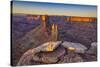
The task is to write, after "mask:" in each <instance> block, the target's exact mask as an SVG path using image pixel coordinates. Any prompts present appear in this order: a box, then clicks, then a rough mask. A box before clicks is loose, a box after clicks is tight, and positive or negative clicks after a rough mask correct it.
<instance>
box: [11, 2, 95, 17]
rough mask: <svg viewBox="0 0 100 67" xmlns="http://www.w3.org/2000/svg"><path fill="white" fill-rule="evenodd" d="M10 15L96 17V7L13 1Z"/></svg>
mask: <svg viewBox="0 0 100 67" xmlns="http://www.w3.org/2000/svg"><path fill="white" fill-rule="evenodd" d="M57 7H58V8H57ZM12 13H13V14H16V13H20V14H21V13H22V14H32V15H59V16H78V17H97V6H93V5H91V6H90V5H75V4H59V3H44V2H27V1H13V3H12Z"/></svg>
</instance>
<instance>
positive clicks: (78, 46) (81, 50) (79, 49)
mask: <svg viewBox="0 0 100 67" xmlns="http://www.w3.org/2000/svg"><path fill="white" fill-rule="evenodd" d="M62 45H63V46H64V47H65V48H67V49H68V48H70V47H72V48H75V52H76V53H85V51H86V49H87V48H86V47H85V46H84V45H82V44H80V43H72V42H67V41H64V42H63V43H62Z"/></svg>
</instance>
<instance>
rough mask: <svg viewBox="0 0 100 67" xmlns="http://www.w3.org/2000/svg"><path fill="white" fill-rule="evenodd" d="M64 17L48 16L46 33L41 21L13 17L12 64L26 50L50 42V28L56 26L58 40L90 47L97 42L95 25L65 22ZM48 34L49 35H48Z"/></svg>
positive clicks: (23, 16)
mask: <svg viewBox="0 0 100 67" xmlns="http://www.w3.org/2000/svg"><path fill="white" fill-rule="evenodd" d="M65 19H66V17H65V16H48V19H47V20H46V22H50V23H49V24H47V27H48V28H47V32H45V30H43V28H42V26H41V22H42V21H41V19H40V18H39V19H37V20H34V19H31V21H30V20H27V16H26V15H22V16H20V15H17V16H13V21H12V64H13V65H16V64H17V63H18V61H19V58H20V57H21V56H22V54H23V53H24V52H26V51H27V50H28V49H31V48H35V47H37V46H39V45H40V44H43V43H45V42H47V41H50V38H51V37H50V34H49V33H50V30H51V28H50V26H51V24H52V23H54V24H57V25H58V40H60V41H69V42H77V43H81V44H83V45H85V46H86V47H87V48H89V47H90V44H91V43H92V42H97V23H96V22H94V23H81V22H75V23H70V22H67V21H65ZM48 34H49V35H48Z"/></svg>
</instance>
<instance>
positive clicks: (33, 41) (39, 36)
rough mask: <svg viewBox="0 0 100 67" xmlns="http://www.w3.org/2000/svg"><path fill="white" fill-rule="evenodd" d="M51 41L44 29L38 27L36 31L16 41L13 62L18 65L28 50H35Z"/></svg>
mask: <svg viewBox="0 0 100 67" xmlns="http://www.w3.org/2000/svg"><path fill="white" fill-rule="evenodd" d="M47 41H49V37H48V34H47V32H43V30H42V27H41V26H38V27H36V28H35V29H33V30H31V31H29V32H27V33H26V34H25V35H24V36H23V37H22V38H20V39H18V40H16V41H15V42H14V44H13V45H12V47H13V49H12V60H14V61H13V64H16V63H17V62H18V61H19V59H20V57H21V55H22V54H23V53H24V52H25V51H27V50H28V49H31V48H35V47H37V46H39V45H40V44H42V43H44V42H47Z"/></svg>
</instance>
